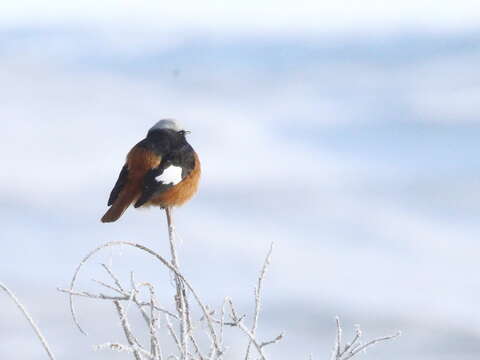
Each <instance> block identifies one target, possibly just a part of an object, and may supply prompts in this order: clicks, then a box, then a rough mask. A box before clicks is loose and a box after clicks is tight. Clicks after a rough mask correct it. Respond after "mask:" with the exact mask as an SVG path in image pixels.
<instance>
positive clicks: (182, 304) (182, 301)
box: [165, 207, 189, 359]
mask: <svg viewBox="0 0 480 360" xmlns="http://www.w3.org/2000/svg"><path fill="white" fill-rule="evenodd" d="M165 213H166V215H167V225H168V239H169V241H170V252H171V255H172V265H173V266H174V267H175V268H176V269H177V270H178V271H180V268H179V262H178V257H177V251H176V248H175V226H174V224H173V218H172V208H170V207H166V208H165ZM174 277H175V287H176V290H177V292H176V295H175V303H176V305H177V312H178V315H179V317H180V343H181V346H182V354H181V356H182V357H181V358H182V359H187V353H188V349H187V345H188V341H187V332H188V331H189V330H188V329H187V322H188V305H187V298H186V295H187V294H186V292H185V286H184V284H183V282H182V279H181V278H180V277H179V276H178V275H177V274H174Z"/></svg>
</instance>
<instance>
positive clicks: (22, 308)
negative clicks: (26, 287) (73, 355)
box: [0, 283, 55, 360]
mask: <svg viewBox="0 0 480 360" xmlns="http://www.w3.org/2000/svg"><path fill="white" fill-rule="evenodd" d="M0 289H2V290H3V291H5V293H6V294H7V296H8V297H9V298H10V299H12V301H13V302H14V303H15V305H17V307H18V309H19V310H20V311H21V312H22V314H23V316H25V318H26V319H27V321H28V322H29V324H30V326H31V327H32V329H33V331H34V332H35V335H37V337H38V339H39V340H40V343H41V344H42V346H43V348H44V349H45V351H46V352H47V355H48V357H49V358H50V359H51V360H55V356H54V355H53V352H52V351H51V350H50V346H49V345H48V343H47V340H45V337H44V336H43V335H42V333H41V331H40V329H39V328H38V326H37V324H35V321H33V318H32V317H31V316H30V314H29V313H28V311H27V309H26V308H25V306H23V304H22V303H21V302H20V300H18V298H17V297H16V296H15V294H14V293H13V292H12V291H11V290H10V289H9V288H7V287H6V286H5V285H4V284H2V283H0Z"/></svg>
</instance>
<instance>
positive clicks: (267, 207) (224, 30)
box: [0, 0, 480, 360]
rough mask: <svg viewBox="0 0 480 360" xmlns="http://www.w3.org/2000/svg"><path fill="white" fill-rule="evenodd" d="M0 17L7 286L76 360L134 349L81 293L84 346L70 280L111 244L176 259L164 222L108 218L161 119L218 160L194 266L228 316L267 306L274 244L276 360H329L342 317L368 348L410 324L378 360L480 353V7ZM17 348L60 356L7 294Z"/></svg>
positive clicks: (119, 253)
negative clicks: (261, 286)
mask: <svg viewBox="0 0 480 360" xmlns="http://www.w3.org/2000/svg"><path fill="white" fill-rule="evenodd" d="M222 4H223V5H222ZM227 4H228V5H227ZM382 4H383V5H382ZM0 10H1V11H0V80H1V86H0V104H1V106H0V117H1V125H2V126H1V128H0V129H1V141H0V153H1V154H2V158H1V160H2V171H1V176H0V185H1V187H0V203H1V206H0V215H1V216H0V228H1V229H2V230H1V233H0V237H1V244H2V246H1V252H0V281H3V282H5V283H6V284H7V285H8V286H10V287H11V288H12V289H13V290H14V291H16V292H17V293H18V295H19V297H20V298H21V299H22V300H23V301H24V302H25V304H26V305H27V306H28V308H29V309H30V310H31V312H32V314H33V316H34V317H35V318H36V319H37V320H38V322H39V325H40V327H41V328H42V329H43V330H44V332H45V335H46V337H47V338H48V339H49V340H50V343H51V345H52V347H53V349H54V350H55V352H56V353H57V356H58V358H59V359H72V360H76V359H86V358H88V359H92V360H93V359H117V358H119V359H123V358H127V357H126V356H124V355H119V354H110V353H108V352H92V347H91V345H92V344H97V343H103V342H105V341H110V340H116V341H123V338H122V334H121V332H120V330H119V328H118V323H117V321H116V320H113V319H114V318H112V316H113V311H112V310H111V308H110V307H108V306H107V305H106V304H105V305H104V306H103V307H102V306H98V305H97V304H95V303H92V302H89V301H83V302H81V304H80V312H81V318H82V320H83V323H84V325H85V327H86V328H87V330H89V331H90V332H91V333H92V336H90V337H87V338H86V337H84V336H82V335H80V334H79V333H78V332H77V331H76V329H75V328H74V326H73V324H72V322H71V319H70V318H69V313H68V308H67V302H66V298H65V297H64V296H63V295H62V294H59V293H58V292H57V291H56V290H55V289H56V287H57V286H66V285H67V284H68V282H69V279H70V276H71V274H72V272H73V270H74V268H75V266H76V264H77V263H78V262H79V261H80V259H81V258H82V257H83V256H84V254H86V253H87V252H88V251H89V250H90V249H92V248H94V247H95V246H97V245H99V244H101V243H103V242H106V241H111V240H126V241H134V242H141V243H142V244H145V245H146V246H149V247H152V248H155V249H158V250H159V251H161V252H162V253H164V254H166V253H167V246H166V245H167V243H166V231H165V230H166V229H165V225H164V217H163V214H162V213H160V211H158V210H150V211H134V210H129V211H128V212H127V213H126V214H125V216H124V217H123V218H122V219H121V221H119V222H118V223H115V224H110V225H104V224H101V223H100V222H99V218H100V217H101V215H102V213H103V212H104V210H105V203H106V200H107V197H108V193H109V191H110V190H111V187H112V186H113V184H114V182H115V180H116V177H117V175H118V172H119V171H120V168H121V166H122V161H123V158H124V156H125V154H126V152H127V151H128V150H129V148H130V147H131V146H132V145H133V144H134V143H135V142H137V141H138V140H140V139H141V138H142V137H143V136H144V135H145V134H146V131H147V130H148V128H149V127H150V126H152V125H153V124H154V123H155V122H156V121H157V120H158V119H160V118H162V117H174V118H177V119H178V120H180V121H181V122H182V123H183V124H184V125H185V127H186V128H187V129H189V130H191V131H192V134H191V135H190V140H191V143H192V144H193V145H194V147H195V148H196V149H197V151H198V153H199V154H200V156H201V159H202V162H203V169H204V175H203V180H202V184H201V189H200V192H199V194H198V196H197V197H196V198H195V199H194V200H193V201H192V202H191V203H189V204H188V205H186V206H185V207H183V208H181V209H179V210H177V211H176V212H175V216H176V221H177V226H178V233H179V236H180V237H181V239H182V243H181V245H180V253H181V257H182V267H183V269H184V271H185V273H186V274H187V275H188V276H189V277H190V278H191V281H192V283H194V284H195V285H196V287H197V288H198V289H199V290H200V292H201V293H203V294H204V297H205V298H206V299H207V300H208V301H209V302H210V303H212V304H215V305H218V304H219V303H220V302H221V300H222V298H223V296H225V295H230V296H232V297H233V298H234V299H235V300H236V303H237V304H238V306H239V307H240V308H241V311H242V312H247V313H248V312H249V311H250V306H251V302H252V292H253V290H252V288H253V285H254V282H255V279H256V275H257V272H258V270H259V267H260V265H261V263H262V261H263V257H264V255H265V253H266V251H267V249H268V247H269V244H270V242H271V241H275V250H274V255H273V263H272V267H271V269H270V272H269V273H268V278H267V282H266V284H265V285H266V288H265V305H264V313H263V316H264V317H263V321H262V322H261V326H260V329H259V330H260V333H261V334H262V335H265V336H272V335H276V334H277V332H278V331H280V330H285V331H286V334H287V336H286V338H285V339H284V341H283V342H282V343H281V344H279V345H277V346H276V347H275V348H272V349H271V354H272V357H273V358H274V359H279V360H283V359H305V358H307V356H308V354H309V353H313V354H314V355H315V358H316V359H325V358H327V357H328V355H329V352H330V348H331V344H332V343H333V336H334V322H333V319H334V316H335V315H341V316H342V318H343V319H344V321H345V326H346V328H345V330H346V332H347V333H348V331H347V330H350V327H351V326H352V325H353V324H355V323H361V324H362V326H363V328H364V329H365V332H366V333H367V336H368V335H371V336H379V335H384V334H385V333H391V332H394V331H396V330H397V329H400V330H402V331H403V334H404V335H403V337H402V338H400V339H399V340H396V341H395V342H393V343H391V344H389V345H380V346H378V347H377V348H375V349H373V350H371V351H369V352H368V354H367V355H365V356H364V358H365V359H367V358H368V359H409V360H420V359H421V360H428V359H432V360H433V359H434V360H447V359H448V360H450V359H455V360H458V359H462V360H463V359H465V360H468V359H478V358H479V356H480V345H479V344H480V314H479V311H478V304H479V302H480V282H479V280H478V271H479V260H478V256H479V250H480V246H479V245H478V241H479V235H480V231H479V226H478V214H479V211H480V205H479V201H480V195H479V194H480V191H479V190H480V183H479V175H480V167H479V161H480V160H479V156H480V151H479V146H478V139H479V136H480V122H479V110H480V107H479V99H480V73H479V70H478V69H479V66H478V64H480V28H479V27H478V25H477V24H478V23H479V22H478V21H479V20H480V19H479V18H480V7H476V6H475V5H472V2H468V1H456V2H454V3H452V2H450V1H421V2H418V1H415V2H414V1H404V2H402V4H399V3H397V2H394V1H385V2H382V3H379V2H376V1H370V0H367V1H361V2H359V1H358V2H357V1H337V2H330V1H327V2H324V3H322V4H317V5H313V2H307V1H296V2H289V1H284V2H278V1H276V2H273V1H264V2H253V1H252V2H250V1H247V2H245V1H244V2H237V3H233V2H231V3H219V2H214V1H202V2H201V5H200V3H198V4H197V3H196V2H178V3H176V4H173V3H169V4H168V5H161V4H160V5H158V4H157V5H155V4H154V3H153V2H149V1H144V2H141V1H136V2H135V3H133V2H132V3H131V2H127V1H123V2H115V1H103V2H101V4H97V2H93V1H83V2H75V4H74V3H64V2H57V1H48V2H47V1H42V2H33V1H26V2H21V3H20V2H18V3H9V4H2V5H0ZM104 258H105V259H106V261H111V262H112V263H113V266H114V267H116V268H117V270H118V271H121V272H123V273H124V274H127V273H128V271H129V270H131V269H136V270H137V272H138V278H139V280H154V279H157V277H156V274H155V272H156V271H158V272H160V268H159V267H157V266H155V265H154V264H149V263H148V261H146V260H145V258H143V257H141V256H139V255H138V254H137V253H135V252H132V251H129V250H127V249H121V250H116V251H113V252H106V254H105V256H104ZM105 259H104V260H105ZM101 261H102V260H101V259H100V258H98V259H96V260H95V261H94V262H93V263H92V264H91V267H90V268H89V269H88V272H85V274H84V276H83V277H82V278H81V284H82V285H83V286H84V287H85V288H91V287H92V285H91V282H90V280H89V279H90V278H91V277H94V276H97V277H98V273H99V271H100V269H99V266H98V263H99V262H101ZM95 274H97V275H95ZM162 279H163V280H162ZM158 280H159V282H160V283H161V284H163V285H164V287H163V289H164V290H163V291H165V292H168V291H172V287H171V285H170V282H169V279H168V277H165V276H163V277H161V276H160V277H158ZM160 280H162V281H163V282H162V281H160ZM159 286H160V284H159ZM168 296H169V295H167V297H166V299H167V300H168ZM167 300H166V301H167ZM235 355H237V354H235V353H232V359H236V358H238V356H235ZM0 358H1V359H3V358H5V359H29V360H30V359H32V360H36V359H45V355H44V354H43V352H42V349H41V348H40V347H39V345H38V343H37V341H36V339H35V338H34V336H33V334H32V332H31V330H30V329H29V328H28V325H27V324H26V323H25V321H24V320H23V319H22V318H21V316H20V314H19V313H18V311H17V310H16V308H14V306H13V305H12V304H11V302H10V300H8V299H6V298H5V297H4V296H0Z"/></svg>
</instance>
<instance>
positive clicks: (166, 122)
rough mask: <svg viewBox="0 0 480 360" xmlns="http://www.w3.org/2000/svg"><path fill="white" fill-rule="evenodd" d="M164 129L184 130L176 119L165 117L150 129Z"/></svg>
mask: <svg viewBox="0 0 480 360" xmlns="http://www.w3.org/2000/svg"><path fill="white" fill-rule="evenodd" d="M163 129H169V130H174V131H180V130H182V127H181V126H180V125H179V124H178V123H177V122H176V121H175V120H174V119H163V120H160V121H159V122H157V123H156V124H155V125H153V126H152V127H151V128H150V131H153V130H163Z"/></svg>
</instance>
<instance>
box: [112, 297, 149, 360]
mask: <svg viewBox="0 0 480 360" xmlns="http://www.w3.org/2000/svg"><path fill="white" fill-rule="evenodd" d="M113 303H114V304H115V308H116V309H117V313H118V316H119V318H120V322H121V324H122V328H123V331H124V333H125V337H126V338H127V341H128V344H129V345H130V346H131V347H132V348H133V355H134V356H135V359H136V360H142V357H141V356H140V352H139V351H138V349H137V347H139V348H141V346H140V344H139V343H138V340H137V339H136V338H135V336H134V335H133V333H132V330H131V328H130V324H129V322H128V319H127V315H126V314H125V310H124V309H123V307H122V305H121V304H120V302H119V301H117V300H114V301H113Z"/></svg>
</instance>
